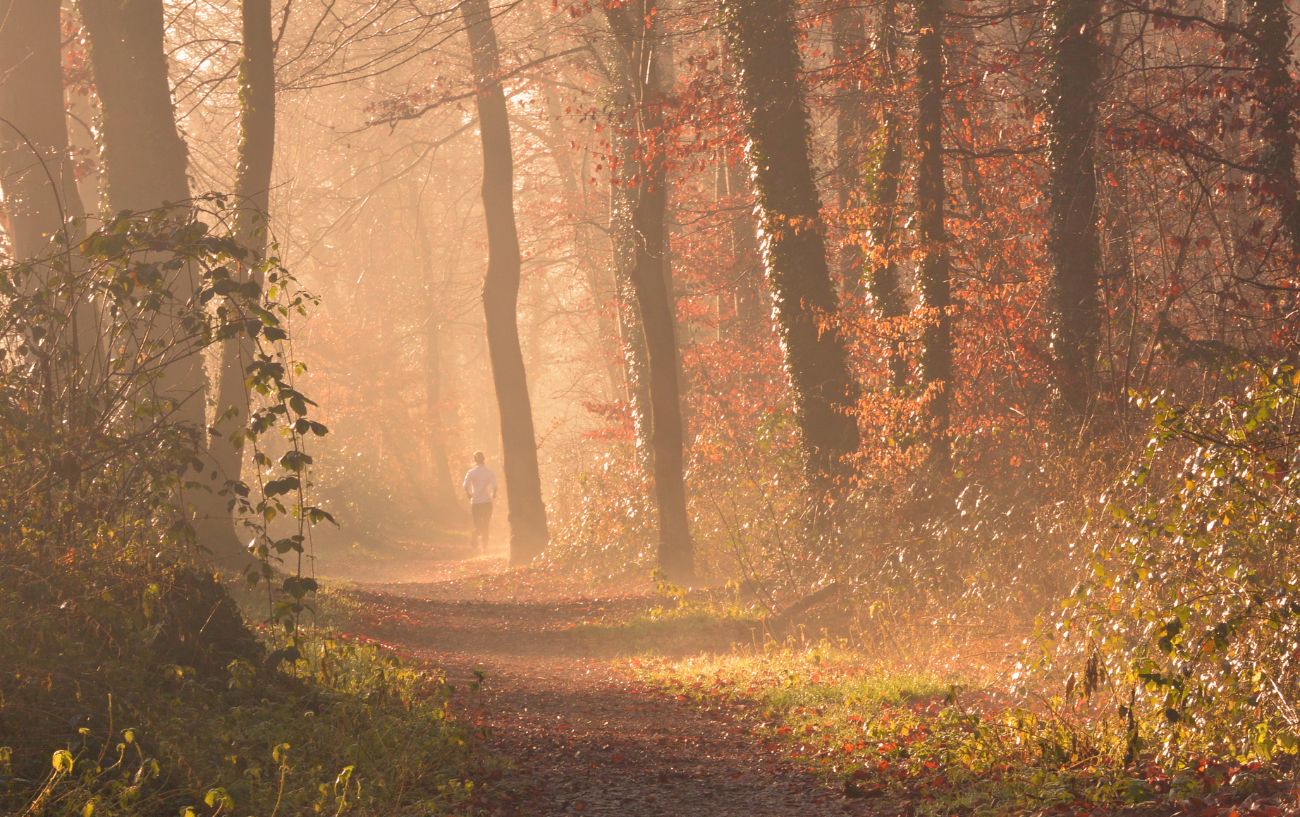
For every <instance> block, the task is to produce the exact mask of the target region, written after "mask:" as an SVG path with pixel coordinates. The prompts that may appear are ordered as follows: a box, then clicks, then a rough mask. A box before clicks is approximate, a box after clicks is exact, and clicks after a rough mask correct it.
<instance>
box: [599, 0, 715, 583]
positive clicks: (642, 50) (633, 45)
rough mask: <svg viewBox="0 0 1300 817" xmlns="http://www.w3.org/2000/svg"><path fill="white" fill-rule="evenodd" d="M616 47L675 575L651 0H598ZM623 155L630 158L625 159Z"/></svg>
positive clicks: (670, 316)
mask: <svg viewBox="0 0 1300 817" xmlns="http://www.w3.org/2000/svg"><path fill="white" fill-rule="evenodd" d="M606 16H607V19H608V20H609V26H610V29H611V30H612V31H613V33H614V40H615V45H616V48H617V49H618V50H619V52H620V53H619V55H618V57H619V59H618V63H619V64H620V67H621V68H622V71H621V72H620V73H621V76H620V78H619V80H620V84H621V85H622V86H623V87H622V88H620V89H619V94H618V96H619V100H620V103H621V104H620V105H619V108H620V110H619V111H618V114H619V118H620V120H621V121H620V122H619V123H617V124H616V129H617V130H619V131H622V135H616V136H615V139H616V140H620V141H622V140H628V139H633V138H634V139H635V142H634V144H633V145H625V146H623V148H622V150H621V151H620V152H621V153H623V154H624V155H625V161H624V162H623V163H622V166H621V168H620V172H619V174H618V178H617V179H616V180H615V184H616V185H617V187H618V188H620V194H621V196H623V197H625V198H626V204H625V205H624V206H625V207H626V208H627V209H628V210H629V213H628V219H627V220H628V221H629V226H630V228H631V229H630V231H629V235H630V238H631V239H632V241H633V257H632V264H631V267H630V269H629V273H630V276H629V277H630V279H631V283H632V290H633V292H634V294H635V296H636V303H637V310H638V313H639V317H640V324H641V332H642V333H643V335H644V338H645V351H646V364H647V373H648V375H649V380H650V383H649V386H650V389H649V392H650V442H651V453H652V457H653V459H652V462H651V467H652V469H653V474H654V491H655V504H656V505H657V506H658V511H659V568H660V570H662V571H663V572H664V574H665V576H667V577H668V579H669V580H671V581H675V582H686V581H690V580H691V579H692V578H693V577H694V550H695V548H694V544H693V542H692V541H691V532H690V519H689V516H688V515H687V511H686V481H685V474H684V472H685V446H686V429H685V423H684V422H683V420H682V404H681V381H680V374H679V363H678V352H677V332H676V326H675V319H674V309H673V302H672V294H671V291H670V289H669V283H668V282H669V277H668V274H667V272H666V264H667V258H666V253H667V209H668V173H667V167H666V165H665V161H664V150H665V148H666V146H667V144H666V141H665V139H664V135H663V124H664V123H663V105H664V95H663V82H662V79H661V77H660V75H661V72H662V71H663V70H664V68H663V66H662V65H660V64H659V62H660V59H661V58H662V57H661V55H660V53H659V42H658V41H659V39H660V38H659V36H658V24H657V23H656V22H655V20H656V7H655V2H654V0H634V2H631V3H629V4H627V5H623V6H617V7H613V6H606ZM629 148H630V149H629ZM627 159H630V160H631V161H627Z"/></svg>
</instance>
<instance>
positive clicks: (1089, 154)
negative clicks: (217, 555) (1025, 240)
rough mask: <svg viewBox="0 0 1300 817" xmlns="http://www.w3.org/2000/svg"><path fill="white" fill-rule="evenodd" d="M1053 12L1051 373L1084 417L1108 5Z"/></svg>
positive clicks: (1071, 411) (1096, 273)
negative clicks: (1102, 30)
mask: <svg viewBox="0 0 1300 817" xmlns="http://www.w3.org/2000/svg"><path fill="white" fill-rule="evenodd" d="M1048 18H1049V22H1050V29H1049V32H1048V66H1049V67H1048V70H1049V72H1050V76H1049V78H1048V83H1047V86H1048V87H1047V162H1048V173H1049V178H1048V208H1049V210H1050V217H1049V222H1048V233H1047V252H1048V255H1049V257H1050V262H1051V266H1052V272H1051V284H1050V296H1049V304H1048V308H1049V314H1050V320H1049V324H1050V332H1051V351H1052V375H1053V381H1054V383H1053V385H1054V387H1055V391H1056V394H1057V397H1058V399H1059V401H1060V404H1061V407H1062V408H1063V409H1064V410H1065V411H1066V412H1067V414H1068V415H1069V416H1071V417H1074V418H1076V419H1078V418H1082V417H1083V416H1084V415H1085V414H1086V413H1087V411H1088V410H1089V407H1090V404H1091V402H1092V399H1093V390H1094V380H1095V369H1096V364H1097V346H1098V342H1099V339H1100V335H1101V332H1100V320H1101V312H1100V293H1099V289H1100V278H1101V273H1100V265H1101V239H1100V236H1099V233H1098V227H1097V221H1098V212H1097V162H1096V134H1097V100H1098V93H1099V87H1098V86H1099V80H1100V73H1101V58H1102V48H1101V41H1100V25H1101V3H1100V0H1052V2H1051V3H1050V4H1049V6H1048Z"/></svg>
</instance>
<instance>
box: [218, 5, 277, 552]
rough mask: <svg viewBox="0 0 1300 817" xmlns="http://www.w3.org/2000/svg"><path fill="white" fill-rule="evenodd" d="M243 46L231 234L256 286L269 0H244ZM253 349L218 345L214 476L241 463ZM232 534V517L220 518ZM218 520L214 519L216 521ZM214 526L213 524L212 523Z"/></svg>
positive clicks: (266, 143) (270, 155) (265, 172)
mask: <svg viewBox="0 0 1300 817" xmlns="http://www.w3.org/2000/svg"><path fill="white" fill-rule="evenodd" d="M242 28H243V40H244V51H243V55H242V57H241V60H240V65H239V83H240V87H239V102H240V112H239V153H238V159H237V162H238V164H237V165H236V168H235V207H236V208H237V209H236V211H235V219H234V233H235V238H236V239H237V240H238V241H239V242H240V244H242V245H243V246H244V247H245V248H246V249H247V250H248V253H249V255H248V259H247V263H246V264H245V272H244V274H245V275H248V276H251V277H252V278H253V279H255V280H256V281H257V283H258V284H259V285H260V284H261V283H262V281H261V277H262V276H261V273H260V272H258V271H257V267H258V265H260V264H261V262H262V261H263V259H264V257H265V255H266V246H267V239H268V216H269V213H270V209H271V168H272V163H273V161H274V158H275V41H274V34H273V33H272V21H271V0H244V2H243V16H242ZM252 355H253V348H252V346H251V344H250V343H249V339H248V338H247V337H246V336H244V335H239V336H236V337H232V338H226V339H225V340H224V341H223V342H222V344H221V359H220V369H219V375H218V376H219V379H218V386H217V405H216V413H215V416H216V422H215V423H214V425H215V427H216V429H217V430H218V432H219V433H218V434H217V435H216V436H214V437H212V440H211V444H210V446H209V453H210V454H211V456H212V460H213V462H214V463H215V464H216V468H217V479H218V480H219V482H220V483H221V486H222V487H224V485H225V483H227V482H232V481H237V480H239V478H240V471H241V467H242V465H243V450H244V429H245V427H246V426H247V424H248V397H249V395H248V386H247V382H246V378H245V371H246V369H247V367H248V365H249V364H250V363H251V362H252ZM222 522H228V523H229V524H230V526H231V532H232V534H236V535H237V531H236V530H235V528H234V524H235V523H234V519H233V518H232V517H229V514H227V519H225V520H222ZM218 524H220V523H218ZM214 527H215V525H214Z"/></svg>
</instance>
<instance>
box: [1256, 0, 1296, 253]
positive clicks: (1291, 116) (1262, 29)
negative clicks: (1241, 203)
mask: <svg viewBox="0 0 1300 817" xmlns="http://www.w3.org/2000/svg"><path fill="white" fill-rule="evenodd" d="M1291 30H1292V26H1291V16H1290V14H1289V13H1288V12H1287V8H1286V2H1285V0H1246V31H1247V36H1248V39H1249V49H1250V56H1251V63H1252V68H1253V71H1252V73H1253V76H1252V81H1253V82H1252V85H1253V87H1252V94H1251V95H1252V97H1253V100H1252V101H1253V102H1254V103H1255V107H1256V110H1257V111H1258V115H1259V118H1260V124H1261V125H1262V128H1261V130H1262V138H1263V140H1264V149H1263V151H1262V153H1261V155H1260V157H1259V161H1258V165H1259V167H1260V176H1261V177H1262V178H1261V182H1262V184H1261V185H1260V189H1261V191H1262V193H1263V198H1264V199H1265V200H1266V201H1272V202H1273V205H1274V206H1275V207H1276V208H1277V212H1278V219H1279V222H1280V224H1281V228H1282V233H1283V236H1284V238H1285V239H1286V242H1287V244H1288V247H1287V251H1288V255H1289V259H1288V260H1289V263H1288V264H1287V266H1286V268H1287V269H1288V270H1291V269H1294V268H1295V266H1296V264H1297V263H1300V180H1297V178H1296V170H1295V161H1296V138H1297V137H1296V111H1295V107H1296V106H1295V98H1296V94H1295V81H1294V80H1293V79H1292V78H1291V54H1290V51H1289V49H1290V44H1291Z"/></svg>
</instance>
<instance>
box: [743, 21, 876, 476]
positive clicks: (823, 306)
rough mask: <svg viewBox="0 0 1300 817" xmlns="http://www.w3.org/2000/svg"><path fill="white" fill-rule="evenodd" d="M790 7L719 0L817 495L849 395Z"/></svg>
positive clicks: (852, 395) (839, 439)
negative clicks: (811, 156)
mask: <svg viewBox="0 0 1300 817" xmlns="http://www.w3.org/2000/svg"><path fill="white" fill-rule="evenodd" d="M793 11H794V9H793V4H792V3H791V2H790V0H722V12H723V17H724V25H725V26H726V30H727V36H728V40H729V45H730V54H731V56H732V58H733V59H734V61H735V66H736V70H737V76H738V82H739V92H740V93H739V96H740V104H741V112H742V116H743V119H744V128H745V133H746V135H747V136H748V137H749V147H748V156H747V158H748V161H749V166H750V173H751V175H752V178H753V184H754V193H755V196H756V198H757V202H758V221H759V231H760V235H761V240H762V253H763V264H764V267H765V271H766V275H767V281H768V286H769V287H770V288H771V291H772V298H773V301H774V303H775V307H776V320H777V331H778V334H779V336H780V338H781V341H782V345H783V348H784V353H785V366H786V371H787V373H788V374H789V377H790V381H791V385H792V387H793V394H794V404H795V414H796V419H797V422H798V424H799V430H800V434H801V436H802V439H803V445H804V448H805V452H806V457H807V460H806V462H807V471H808V475H809V478H810V479H811V481H812V483H813V485H814V486H815V488H816V489H818V490H820V491H825V490H828V489H829V488H831V487H832V486H833V485H834V484H835V483H836V482H838V481H841V480H843V479H844V478H846V477H848V476H849V475H850V474H851V472H852V468H853V465H852V455H853V454H854V453H855V452H856V451H857V448H858V427H857V420H856V417H855V408H856V403H857V395H858V390H857V386H856V384H855V383H854V381H853V379H852V378H851V376H850V374H849V370H848V364H847V355H846V351H845V343H844V338H843V336H842V334H841V329H840V328H839V327H838V326H837V324H836V320H837V318H838V309H839V304H838V301H837V299H836V296H835V288H834V286H833V284H832V281H831V275H830V269H829V266H828V264H827V260H826V240H825V224H824V223H823V221H822V218H821V202H820V199H819V196H818V193H817V185H816V183H815V181H814V177H813V168H812V161H811V159H810V156H809V142H810V132H809V124H808V107H807V103H806V100H805V94H804V90H803V88H802V86H801V85H800V79H799V74H800V70H801V66H802V59H801V56H800V54H799V45H798V35H797V32H796V30H795V23H794V17H793Z"/></svg>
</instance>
